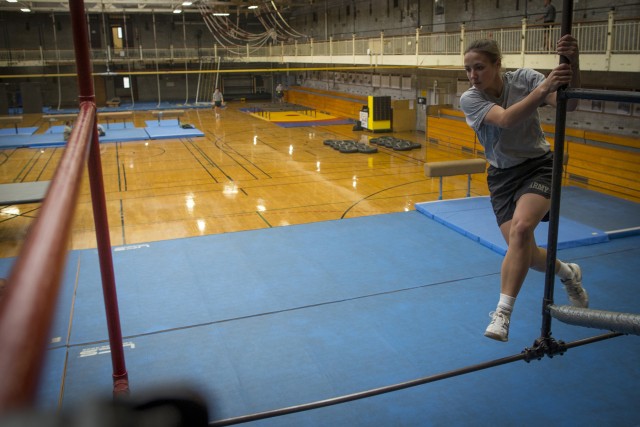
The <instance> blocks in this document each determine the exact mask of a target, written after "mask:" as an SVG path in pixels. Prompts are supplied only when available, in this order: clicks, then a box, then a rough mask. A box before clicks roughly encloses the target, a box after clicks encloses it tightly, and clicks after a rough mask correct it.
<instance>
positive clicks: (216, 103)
mask: <svg viewBox="0 0 640 427" xmlns="http://www.w3.org/2000/svg"><path fill="white" fill-rule="evenodd" d="M213 105H215V106H216V107H222V101H214V102H213Z"/></svg>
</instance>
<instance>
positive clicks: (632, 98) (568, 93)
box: [559, 88, 640, 104]
mask: <svg viewBox="0 0 640 427" xmlns="http://www.w3.org/2000/svg"><path fill="white" fill-rule="evenodd" d="M561 93H564V96H565V97H566V98H568V99H572V98H573V99H597V100H600V101H618V102H631V103H634V104H640V92H622V91H616V90H599V89H577V88H576V89H567V90H565V91H564V92H559V94H561Z"/></svg>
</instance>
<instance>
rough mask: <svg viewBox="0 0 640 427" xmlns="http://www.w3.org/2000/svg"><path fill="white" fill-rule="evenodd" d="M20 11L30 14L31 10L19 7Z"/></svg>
mask: <svg viewBox="0 0 640 427" xmlns="http://www.w3.org/2000/svg"><path fill="white" fill-rule="evenodd" d="M20 11H22V12H25V13H28V12H31V9H29V8H28V7H21V8H20Z"/></svg>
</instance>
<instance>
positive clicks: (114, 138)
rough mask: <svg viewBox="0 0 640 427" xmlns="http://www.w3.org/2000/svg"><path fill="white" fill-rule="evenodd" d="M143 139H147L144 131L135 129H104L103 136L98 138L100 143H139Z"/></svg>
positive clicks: (147, 136)
mask: <svg viewBox="0 0 640 427" xmlns="http://www.w3.org/2000/svg"><path fill="white" fill-rule="evenodd" d="M145 139H149V135H148V134H147V132H146V131H145V129H144V128H135V127H130V128H129V127H128V128H126V129H125V128H124V127H122V128H110V129H105V135H104V136H101V137H99V140H100V142H125V141H141V140H145Z"/></svg>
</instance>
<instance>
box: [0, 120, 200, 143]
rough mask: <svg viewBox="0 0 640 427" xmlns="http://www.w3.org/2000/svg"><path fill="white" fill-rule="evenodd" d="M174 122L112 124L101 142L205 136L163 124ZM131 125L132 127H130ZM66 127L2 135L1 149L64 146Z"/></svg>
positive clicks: (155, 121)
mask: <svg viewBox="0 0 640 427" xmlns="http://www.w3.org/2000/svg"><path fill="white" fill-rule="evenodd" d="M165 121H168V122H174V123H173V124H168V123H163V124H162V126H158V121H157V120H152V121H149V122H150V123H155V125H152V126H150V127H146V128H136V127H133V124H132V123H130V124H128V125H127V127H125V126H124V124H123V123H111V124H110V125H109V128H108V129H107V127H106V125H103V126H104V128H105V131H106V135H104V136H101V137H100V139H99V140H100V142H126V141H141V140H148V139H169V138H186V137H199V136H204V133H203V132H202V131H200V130H198V129H183V128H181V127H180V126H178V125H177V120H164V121H163V122H165ZM129 125H130V126H129ZM63 130H64V126H51V128H49V129H47V130H46V131H45V133H42V134H34V135H21V134H19V135H16V134H13V135H11V134H7V135H0V149H3V148H36V147H56V146H63V145H65V144H66V141H65V140H64V138H63V134H62V131H63Z"/></svg>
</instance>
